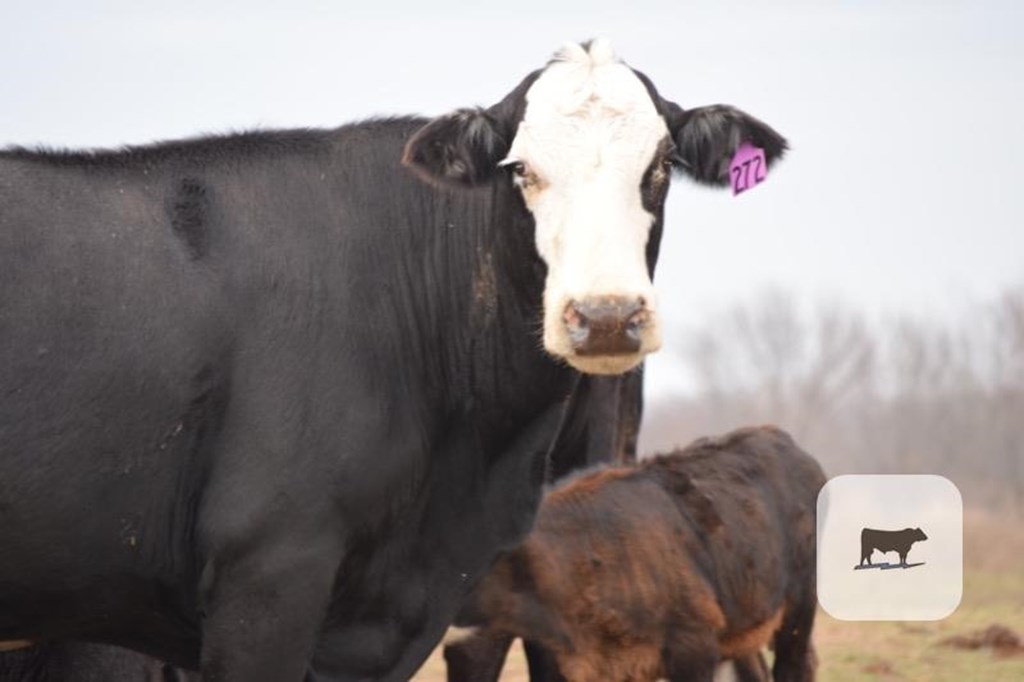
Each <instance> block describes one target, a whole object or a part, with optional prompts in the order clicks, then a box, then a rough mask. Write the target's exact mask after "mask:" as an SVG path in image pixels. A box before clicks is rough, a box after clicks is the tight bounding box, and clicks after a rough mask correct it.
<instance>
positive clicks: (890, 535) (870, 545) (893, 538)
mask: <svg viewBox="0 0 1024 682" xmlns="http://www.w3.org/2000/svg"><path fill="white" fill-rule="evenodd" d="M927 539H928V536H927V535H925V534H924V531H923V530H921V529H920V528H904V529H903V530H877V529H875V528H864V529H862V530H861V532H860V563H859V564H858V565H856V566H854V570H858V569H862V568H881V569H886V568H913V567H914V566H921V565H922V564H923V563H924V562H923V561H922V562H918V563H916V564H908V563H907V554H909V553H910V548H911V547H912V546H913V544H914V543H915V542H920V541H922V540H927ZM875 550H878V551H879V552H882V553H883V554H884V553H886V552H896V553H897V554H899V557H900V562H899V563H898V564H890V563H879V564H873V563H871V554H872V553H873V552H874V551H875ZM865 563H866V564H867V565H865Z"/></svg>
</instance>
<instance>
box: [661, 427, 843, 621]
mask: <svg viewBox="0 0 1024 682" xmlns="http://www.w3.org/2000/svg"><path fill="white" fill-rule="evenodd" d="M648 466H649V471H650V472H651V473H652V474H657V475H659V478H660V480H661V481H662V484H663V485H664V486H665V487H666V489H669V490H671V491H672V494H673V496H674V498H675V499H676V500H677V501H678V502H679V503H680V504H681V507H682V508H683V509H684V513H686V514H688V515H689V516H690V518H691V519H692V521H693V523H694V525H695V526H696V527H697V528H698V529H699V532H700V534H701V536H702V538H703V543H702V548H701V549H700V550H698V551H697V552H695V553H694V554H693V556H694V559H695V561H696V562H697V564H698V565H699V567H700V570H701V571H702V572H703V573H704V574H705V575H707V576H709V577H710V579H711V581H712V583H713V584H714V587H715V592H716V593H717V594H718V595H719V602H720V605H721V608H722V611H723V613H724V615H725V617H726V620H727V622H728V623H729V630H730V631H732V632H734V633H736V634H739V633H742V632H745V631H747V630H749V629H752V628H756V627H757V626H758V625H759V624H762V623H765V622H769V621H771V620H773V619H775V618H777V617H778V616H779V613H780V610H781V609H782V608H783V607H784V606H785V605H786V603H790V604H796V603H805V602H807V601H808V600H812V601H813V600H814V599H815V597H814V590H815V544H816V524H815V512H816V506H817V496H818V492H819V491H820V490H821V487H822V486H823V485H824V484H825V481H826V478H825V475H824V472H823V471H822V469H821V467H820V465H819V464H818V463H817V461H815V460H814V459H813V458H812V457H811V456H810V455H808V454H807V453H806V452H804V451H803V450H801V449H800V447H799V446H798V445H797V444H796V443H795V442H794V441H793V439H792V438H791V437H790V436H789V435H788V434H787V433H785V432H784V431H781V430H779V429H777V428H775V427H771V426H766V427H755V428H745V429H738V430H736V431H732V432H730V433H728V434H726V435H724V436H721V437H719V438H702V439H699V440H697V441H695V442H694V443H693V444H691V445H689V446H688V447H686V448H684V449H683V450H682V451H680V452H678V453H675V454H673V455H668V456H664V457H659V458H655V459H654V460H653V461H651V462H650V463H649V465H648Z"/></svg>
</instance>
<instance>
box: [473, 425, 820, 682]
mask: <svg viewBox="0 0 1024 682" xmlns="http://www.w3.org/2000/svg"><path fill="white" fill-rule="evenodd" d="M824 483H825V476H824V474H823V473H822V470H821V467H820V466H819V465H818V463H817V462H815V460H814V459H813V458H812V457H810V456H809V455H808V454H806V453H805V452H803V451H802V450H801V449H800V448H799V447H798V446H797V445H796V444H795V443H794V442H793V440H792V439H791V438H790V437H789V436H788V435H787V434H786V433H784V432H782V431H780V430H778V429H776V428H774V427H762V428H752V429H740V430H738V431H734V432H732V433H729V434H726V435H725V436H722V437H720V438H715V439H706V438H705V439H701V440H698V441H696V442H695V443H693V444H692V445H690V446H689V447H687V448H685V449H684V450H682V451H677V452H675V453H672V454H669V455H663V456H658V457H654V458H651V459H648V460H643V461H641V462H640V463H639V464H637V465H635V466H626V467H605V468H599V469H597V470H596V471H593V472H589V473H585V474H583V475H581V476H578V477H572V478H570V479H569V480H568V481H567V482H565V483H563V484H561V485H558V486H556V487H555V488H554V489H553V490H552V491H551V492H550V493H549V494H548V495H547V496H546V497H545V499H544V501H543V503H542V504H541V509H540V512H539V515H538V518H537V524H536V526H535V527H534V529H533V531H532V532H531V533H530V535H529V536H528V537H527V539H526V541H525V542H524V543H523V544H522V545H521V546H519V547H517V548H515V549H512V550H509V551H506V552H504V553H503V554H501V555H500V556H499V558H498V560H497V561H496V563H495V564H494V566H493V568H492V569H491V571H490V572H489V573H488V575H487V576H486V577H485V578H484V579H483V581H482V582H481V583H480V584H479V585H478V586H477V588H476V590H475V591H474V593H473V594H472V595H470V597H469V599H468V600H467V603H466V605H465V608H464V609H463V611H462V612H461V613H460V616H459V619H460V621H461V624H462V625H466V626H473V625H483V626H486V627H487V628H488V629H489V630H488V631H489V632H491V633H502V632H504V633H506V634H510V635H518V636H521V637H524V638H528V639H533V640H535V641H538V642H540V643H541V644H542V645H543V646H544V647H545V649H547V650H548V651H550V652H552V654H553V656H554V658H555V659H556V661H557V666H558V668H559V670H560V672H561V674H562V676H564V678H565V679H567V680H570V681H571V682H626V681H627V680H630V681H632V682H644V681H649V682H653V680H656V679H661V678H665V677H667V678H668V679H669V680H671V681H672V682H676V681H682V680H693V681H701V680H703V681H707V682H710V680H711V679H712V677H713V675H714V671H715V669H716V666H717V664H718V663H719V662H720V661H723V660H735V661H737V662H739V663H740V665H739V666H738V667H737V672H738V673H739V675H740V678H741V679H742V680H745V681H746V680H758V681H759V680H763V679H766V674H767V671H766V669H765V668H764V664H763V660H762V659H761V656H760V650H761V649H762V648H763V647H764V646H766V645H768V644H771V645H772V646H773V647H774V649H775V661H774V664H773V676H774V679H776V680H811V679H813V677H814V667H815V663H814V654H813V651H812V649H811V643H810V637H811V629H812V627H813V623H814V615H815V609H816V607H817V598H816V591H815V521H814V515H815V507H816V502H817V496H818V491H819V490H820V489H821V487H822V486H823V485H824ZM531 679H533V678H532V677H531Z"/></svg>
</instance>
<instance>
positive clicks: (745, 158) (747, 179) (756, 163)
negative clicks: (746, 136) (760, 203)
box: [729, 142, 768, 196]
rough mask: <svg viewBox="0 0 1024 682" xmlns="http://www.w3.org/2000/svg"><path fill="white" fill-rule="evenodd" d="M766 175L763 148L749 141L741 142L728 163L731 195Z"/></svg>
mask: <svg viewBox="0 0 1024 682" xmlns="http://www.w3.org/2000/svg"><path fill="white" fill-rule="evenodd" d="M767 177H768V164H767V162H766V161H765V158H764V150H763V149H761V148H760V147H755V146H754V145H752V144H750V143H749V142H744V143H743V144H741V145H740V148H739V149H737V150H736V154H735V156H733V157H732V163H730V164H729V178H730V179H731V181H732V194H733V196H736V195H737V194H739V193H741V192H746V191H747V190H748V189H750V188H751V187H753V186H754V185H758V184H760V183H762V182H764V179H765V178H767Z"/></svg>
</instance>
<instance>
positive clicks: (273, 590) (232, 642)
mask: <svg viewBox="0 0 1024 682" xmlns="http://www.w3.org/2000/svg"><path fill="white" fill-rule="evenodd" d="M289 530H290V531H294V532H295V533H296V538H300V537H302V533H301V531H300V529H297V528H292V529H289ZM330 546H331V545H330V543H324V544H318V543H316V542H311V543H304V542H302V541H301V540H297V541H296V542H294V543H284V542H278V543H274V544H272V545H271V546H270V547H266V546H259V547H257V548H256V549H254V550H253V551H252V552H251V553H248V554H244V555H242V556H240V557H231V558H227V557H224V558H221V559H220V560H218V559H217V558H214V559H213V560H211V561H209V562H208V563H207V565H206V567H205V569H204V573H203V586H202V587H203V599H202V601H203V603H204V606H205V616H204V618H203V648H202V659H201V663H202V680H203V682H301V681H302V680H303V678H304V677H305V675H306V671H307V669H308V667H309V664H310V660H311V658H312V654H313V650H314V647H315V644H316V639H317V633H318V631H319V629H320V624H321V621H322V619H323V615H324V612H325V610H326V607H327V604H328V601H329V598H330V593H331V585H332V583H333V580H334V575H335V567H336V566H337V563H336V561H331V557H330V554H331V553H330V552H329V551H326V552H323V553H321V552H318V551H317V550H318V549H327V548H329V547H330Z"/></svg>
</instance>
